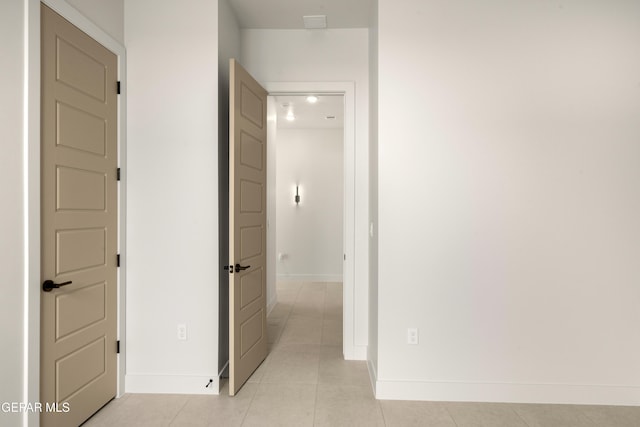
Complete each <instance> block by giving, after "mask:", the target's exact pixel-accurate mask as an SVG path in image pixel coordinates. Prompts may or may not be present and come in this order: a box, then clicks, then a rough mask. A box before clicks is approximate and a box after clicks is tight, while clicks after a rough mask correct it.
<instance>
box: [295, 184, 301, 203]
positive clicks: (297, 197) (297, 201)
mask: <svg viewBox="0 0 640 427" xmlns="http://www.w3.org/2000/svg"><path fill="white" fill-rule="evenodd" d="M294 200H295V201H296V205H297V204H298V203H300V194H298V186H297V185H296V197H295V198H294Z"/></svg>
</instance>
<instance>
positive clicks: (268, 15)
mask: <svg viewBox="0 0 640 427" xmlns="http://www.w3.org/2000/svg"><path fill="white" fill-rule="evenodd" d="M229 3H230V4H231V7H232V8H233V9H234V10H235V12H236V17H237V18H238V21H239V23H240V27H241V28H259V29H267V28H270V29H303V28H304V26H303V22H302V17H303V16H304V15H327V28H329V29H331V28H367V27H368V26H369V12H370V9H371V0H229ZM309 31H314V30H309ZM315 31H317V30H315Z"/></svg>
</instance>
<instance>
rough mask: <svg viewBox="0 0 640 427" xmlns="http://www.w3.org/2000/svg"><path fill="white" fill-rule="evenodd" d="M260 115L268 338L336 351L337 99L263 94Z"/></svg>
mask: <svg viewBox="0 0 640 427" xmlns="http://www.w3.org/2000/svg"><path fill="white" fill-rule="evenodd" d="M267 116H268V118H269V120H268V137H269V144H268V145H269V146H270V148H269V150H270V151H268V155H267V158H268V160H267V161H268V163H270V166H271V167H270V168H269V170H271V171H272V172H271V173H270V175H269V176H270V178H271V179H270V180H269V182H270V184H268V197H267V198H268V200H269V215H268V216H269V223H270V229H269V230H268V232H267V245H268V247H269V248H270V249H271V250H268V253H269V254H270V258H269V259H268V262H269V261H270V262H269V264H268V265H269V267H270V268H271V270H272V272H273V273H272V274H271V279H272V280H273V281H274V282H275V283H274V285H275V286H273V285H272V286H271V292H270V295H269V299H268V301H269V308H270V309H273V307H276V304H277V307H276V309H275V310H274V311H273V312H272V315H271V316H269V321H268V324H269V340H270V342H271V344H272V345H273V344H276V343H278V342H283V343H307V344H325V345H333V346H336V345H340V346H341V345H342V338H343V337H342V335H343V325H342V320H343V299H344V298H343V291H342V289H343V287H342V283H343V263H344V258H345V257H344V254H345V252H344V243H345V239H344V222H345V217H346V215H345V209H344V193H345V191H344V147H345V144H344V140H345V133H344V129H345V127H344V95H343V94H337V93H336V94H333V93H329V94H327V93H322V94H318V93H314V92H309V93H306V94H301V93H296V94H276V95H271V96H269V98H268V112H267ZM274 276H275V277H274Z"/></svg>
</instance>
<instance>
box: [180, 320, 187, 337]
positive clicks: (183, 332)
mask: <svg viewBox="0 0 640 427" xmlns="http://www.w3.org/2000/svg"><path fill="white" fill-rule="evenodd" d="M178 339H179V340H180V341H186V340H187V325H185V324H184V323H179V324H178Z"/></svg>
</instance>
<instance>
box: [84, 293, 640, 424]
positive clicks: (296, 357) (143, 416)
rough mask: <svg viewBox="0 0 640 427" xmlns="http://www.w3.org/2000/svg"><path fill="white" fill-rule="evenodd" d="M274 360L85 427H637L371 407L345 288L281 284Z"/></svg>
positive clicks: (616, 416)
mask: <svg viewBox="0 0 640 427" xmlns="http://www.w3.org/2000/svg"><path fill="white" fill-rule="evenodd" d="M278 299H279V302H278V304H277V305H276V307H275V308H274V309H273V310H272V312H271V313H270V315H269V318H268V334H269V343H270V353H269V356H268V357H267V359H266V360H265V362H264V363H263V364H262V365H261V366H260V367H259V368H258V370H257V371H256V372H255V373H254V374H253V376H252V377H251V378H250V379H249V381H248V382H247V384H245V386H244V387H243V388H242V390H241V391H240V392H239V393H238V394H237V395H236V396H235V397H229V396H228V395H227V389H226V387H224V388H223V390H222V391H221V394H220V395H219V396H188V395H150V394H127V395H125V396H123V397H122V398H120V399H116V400H113V401H112V402H111V403H109V404H108V405H107V406H105V407H104V408H103V409H102V410H101V411H100V412H98V413H97V414H96V415H94V416H93V417H92V418H91V419H90V420H89V421H87V422H86V423H85V426H89V427H97V426H105V427H106V426H109V427H112V426H118V427H119V426H123V427H128V426H143V427H146V426H149V427H156V426H194V427H196V426H198V427H199V426H202V427H204V426H265V427H266V426H296V427H298V426H367V427H369V426H433V427H476V426H477V427H498V426H505V427H640V407H613V406H578V405H538V404H506V403H456V402H406V401H381V400H375V399H374V397H373V393H372V391H371V384H370V382H369V375H368V372H367V367H366V363H365V362H354V361H345V360H343V357H342V286H341V285H340V284H336V283H300V282H284V283H279V284H278Z"/></svg>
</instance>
